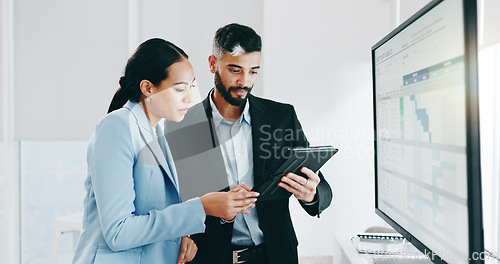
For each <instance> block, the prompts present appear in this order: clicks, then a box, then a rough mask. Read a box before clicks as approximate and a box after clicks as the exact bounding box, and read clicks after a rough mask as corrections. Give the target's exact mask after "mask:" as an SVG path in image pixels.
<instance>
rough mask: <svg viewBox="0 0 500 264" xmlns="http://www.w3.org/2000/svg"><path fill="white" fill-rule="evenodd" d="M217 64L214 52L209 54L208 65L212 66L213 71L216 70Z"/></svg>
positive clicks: (211, 70)
mask: <svg viewBox="0 0 500 264" xmlns="http://www.w3.org/2000/svg"><path fill="white" fill-rule="evenodd" d="M215 65H217V58H215V56H214V55H213V54H212V55H210V56H208V67H209V68H210V72H211V73H215V72H216V69H215Z"/></svg>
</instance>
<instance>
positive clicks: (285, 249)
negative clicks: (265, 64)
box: [165, 24, 332, 264]
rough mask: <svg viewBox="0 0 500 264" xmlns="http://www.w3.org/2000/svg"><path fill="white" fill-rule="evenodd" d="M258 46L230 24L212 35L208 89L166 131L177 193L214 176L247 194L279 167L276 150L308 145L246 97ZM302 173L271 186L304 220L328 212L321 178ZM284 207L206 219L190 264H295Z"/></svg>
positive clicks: (292, 124) (246, 31)
mask: <svg viewBox="0 0 500 264" xmlns="http://www.w3.org/2000/svg"><path fill="white" fill-rule="evenodd" d="M261 46H262V44H261V38H260V36H259V35H258V34H257V33H256V32H255V31H254V30H253V29H251V28H249V27H247V26H243V25H239V24H230V25H226V26H224V27H222V28H220V29H219V30H218V31H217V32H216V34H215V38H214V43H213V54H212V55H210V56H209V58H208V61H209V67H210V71H211V72H212V73H213V74H214V75H215V89H212V91H210V93H209V95H208V97H207V98H206V99H205V100H204V101H203V102H202V103H200V104H197V105H195V106H193V107H192V108H191V109H190V110H189V112H188V114H187V115H186V118H185V121H183V122H182V123H181V124H180V125H179V124H172V123H166V128H165V129H166V132H167V133H166V134H167V140H168V141H169V145H170V149H171V151H172V154H173V156H174V159H175V160H176V167H177V171H178V175H179V178H180V179H181V183H180V185H181V186H182V177H183V175H188V174H190V175H193V174H199V175H198V177H199V179H200V182H203V184H210V183H209V181H208V180H207V179H213V181H214V182H220V176H221V174H222V177H227V182H228V183H229V185H230V186H231V191H248V190H250V189H251V188H252V187H253V186H254V183H256V182H259V181H260V180H261V179H262V178H263V177H265V176H267V175H266V172H269V169H270V168H271V167H272V165H273V164H274V163H275V162H276V161H278V160H279V159H280V153H282V152H281V151H280V150H282V149H283V148H285V147H298V146H308V145H309V143H308V142H307V139H306V137H305V135H304V133H303V131H302V128H301V125H300V122H299V121H298V119H297V116H296V114H295V110H294V108H293V106H291V105H289V104H282V103H278V102H274V101H271V100H266V99H262V98H258V97H255V96H253V95H251V91H252V88H253V85H254V84H255V81H256V79H257V74H258V72H259V69H260V57H261ZM189 158H195V159H197V161H199V162H197V164H201V163H203V165H199V166H200V167H201V169H200V171H198V172H194V170H195V169H196V168H193V167H194V166H193V165H192V164H193V163H191V162H186V163H183V161H184V160H187V159H189ZM214 160H215V161H214ZM183 164H186V165H183ZM187 164H190V166H188V165H187ZM217 168H222V170H219V172H217ZM302 173H304V174H305V175H306V176H307V179H306V178H303V177H301V176H298V175H295V174H293V173H289V174H287V175H285V176H284V177H283V179H282V182H280V183H279V186H280V187H282V188H284V189H286V190H287V191H289V192H290V193H292V194H293V195H294V196H295V197H296V198H297V199H298V200H299V202H300V204H301V205H302V207H303V208H304V209H305V210H306V212H307V213H309V214H310V215H312V216H315V215H317V216H318V217H319V214H320V213H321V212H322V211H323V210H324V209H326V208H327V207H328V206H329V205H330V202H331V199H332V191H331V189H330V186H329V185H328V183H327V182H326V181H325V179H324V177H323V176H322V174H321V173H314V172H313V171H311V170H309V169H308V168H303V169H302ZM224 180H225V178H224ZM203 184H201V185H203ZM192 185H196V183H192ZM226 186H227V185H226ZM214 191H215V190H214ZM288 203H289V199H279V200H271V201H259V200H258V198H257V202H256V203H255V208H251V210H250V211H251V214H249V215H243V214H239V215H238V216H237V217H236V218H235V219H220V218H215V217H210V216H207V218H206V221H205V224H206V231H205V233H203V234H197V235H194V236H192V238H193V240H194V241H195V243H196V245H197V246H198V253H197V255H196V257H195V259H194V260H193V262H192V263H200V264H212V263H214V264H220V263H222V264H225V263H247V264H252V263H259V264H265V263H269V264H271V263H272V264H276V263H283V264H285V263H286V264H293V263H298V257H297V245H298V242H297V237H296V235H295V232H294V229H293V225H292V221H291V219H290V212H289V204H288Z"/></svg>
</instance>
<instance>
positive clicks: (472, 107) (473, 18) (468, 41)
mask: <svg viewBox="0 0 500 264" xmlns="http://www.w3.org/2000/svg"><path fill="white" fill-rule="evenodd" d="M443 1H446V0H433V1H432V2H430V3H429V4H427V5H426V6H424V7H423V8H422V9H421V10H419V11H418V12H417V13H415V14H414V15H413V16H411V17H410V18H409V19H408V20H406V21H405V22H404V23H402V24H401V25H400V26H398V27H397V28H396V29H394V30H393V31H392V32H391V33H389V34H388V35H387V36H385V37H384V38H383V39H382V40H380V41H379V42H378V43H377V44H375V45H374V46H373V47H372V80H373V121H374V122H373V125H374V150H375V152H374V153H375V156H374V158H375V164H374V166H375V213H376V214H377V215H378V216H380V217H381V218H382V219H383V220H384V221H386V222H387V223H388V224H389V225H391V226H392V227H393V228H394V229H395V230H396V231H397V232H399V233H401V234H402V235H403V236H404V237H405V238H406V239H407V240H408V241H409V242H411V243H412V244H413V245H414V246H415V247H416V248H417V249H419V250H420V251H421V252H431V254H433V253H434V252H433V251H432V250H431V249H429V248H428V247H427V246H426V245H425V244H423V243H422V242H421V241H420V240H418V238H416V237H414V236H413V235H412V234H411V233H410V232H408V231H407V230H405V229H404V228H403V227H402V226H400V225H399V224H398V223H397V222H396V221H394V220H393V219H392V218H390V217H389V216H388V215H386V214H385V213H384V212H383V211H382V210H380V209H379V207H378V174H377V171H378V167H377V116H376V83H375V82H376V81H375V78H376V73H375V50H376V49H377V48H379V47H380V46H381V45H383V44H384V43H386V42H387V41H389V40H390V39H392V38H393V37H394V36H396V35H397V34H398V33H400V32H401V31H403V30H404V29H405V28H407V27H408V26H409V25H411V24H412V23H414V22H415V21H416V20H418V19H419V18H420V17H422V16H424V15H425V14H426V13H427V12H429V11H430V10H432V9H433V8H434V7H435V6H437V5H439V4H440V3H441V2H443ZM460 1H461V2H462V7H463V18H464V21H463V22H464V64H465V69H464V70H465V84H466V87H465V93H466V118H467V120H466V126H467V128H466V130H467V136H466V140H467V143H466V144H467V146H466V153H467V185H468V186H467V207H468V224H469V263H484V260H481V259H478V260H476V259H474V257H477V256H479V254H480V253H482V252H484V234H483V217H482V216H483V215H482V196H481V166H480V165H481V161H480V139H479V103H478V73H477V72H478V71H477V69H478V68H477V6H476V1H470V0H460ZM474 253H476V255H473V254H474ZM432 261H433V262H434V263H447V262H446V261H444V260H442V259H441V258H440V257H435V258H434V259H432Z"/></svg>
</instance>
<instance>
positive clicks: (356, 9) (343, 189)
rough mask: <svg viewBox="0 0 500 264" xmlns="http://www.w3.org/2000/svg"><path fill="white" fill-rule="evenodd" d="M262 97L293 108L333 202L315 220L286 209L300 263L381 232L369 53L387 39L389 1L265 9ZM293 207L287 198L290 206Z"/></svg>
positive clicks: (273, 4) (283, 0) (272, 4)
mask: <svg viewBox="0 0 500 264" xmlns="http://www.w3.org/2000/svg"><path fill="white" fill-rule="evenodd" d="M264 10H265V16H264V31H265V34H264V43H265V45H264V50H263V54H264V60H265V63H266V76H265V80H264V86H265V91H264V93H265V95H266V97H269V98H272V99H275V100H279V101H284V102H289V103H292V104H293V105H294V106H295V108H296V111H297V115H298V117H299V120H300V121H301V123H302V126H303V129H304V130H305V132H306V135H307V136H308V138H309V141H310V142H311V144H313V145H323V144H331V145H334V146H335V147H338V148H339V149H340V150H339V153H338V154H337V155H336V156H334V157H333V158H332V160H331V161H330V162H328V163H327V164H326V165H325V167H324V168H323V169H322V172H323V173H324V175H325V177H326V179H327V180H328V182H329V183H330V185H331V187H332V189H333V190H334V192H335V198H334V200H333V202H332V205H331V206H330V208H328V209H327V210H326V211H325V212H324V213H323V214H322V215H321V218H320V219H317V218H312V217H310V216H308V215H307V214H306V213H305V212H303V210H302V209H301V208H300V206H299V205H298V203H297V202H296V201H291V205H292V209H291V210H292V217H293V220H294V224H295V230H296V232H297V235H298V238H299V255H301V256H315V255H332V251H333V239H332V237H333V233H339V232H342V233H348V234H355V233H357V232H363V231H364V230H365V228H367V227H369V226H371V225H383V221H382V220H381V219H380V218H379V217H377V216H376V215H375V213H374V175H373V174H374V173H373V122H372V116H373V114H372V113H373V111H372V79H371V46H372V45H374V44H375V43H376V42H378V41H379V40H380V39H381V38H382V37H383V36H385V35H386V34H388V33H389V31H390V16H389V10H390V1H386V0H373V1H363V0H352V1H341V0H335V1H320V0H314V1H297V0H295V1H289V0H275V1H269V2H268V1H266V2H265V5H264ZM292 200H293V198H292Z"/></svg>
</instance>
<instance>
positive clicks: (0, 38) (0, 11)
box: [0, 2, 5, 141]
mask: <svg viewBox="0 0 500 264" xmlns="http://www.w3.org/2000/svg"><path fill="white" fill-rule="evenodd" d="M0 14H2V17H0V22H1V23H0V43H2V44H1V45H0V80H1V81H0V102H1V104H2V106H1V107H0V141H3V70H4V67H3V58H4V56H5V55H4V51H3V45H4V44H3V32H4V31H3V21H1V19H3V4H2V2H0Z"/></svg>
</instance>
